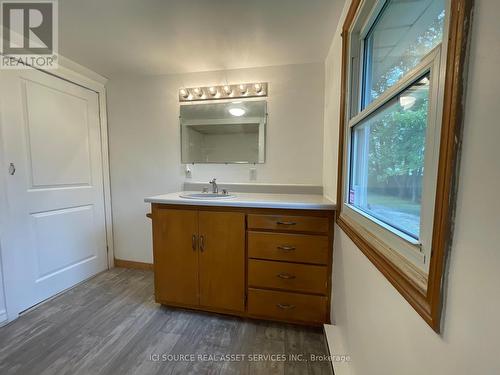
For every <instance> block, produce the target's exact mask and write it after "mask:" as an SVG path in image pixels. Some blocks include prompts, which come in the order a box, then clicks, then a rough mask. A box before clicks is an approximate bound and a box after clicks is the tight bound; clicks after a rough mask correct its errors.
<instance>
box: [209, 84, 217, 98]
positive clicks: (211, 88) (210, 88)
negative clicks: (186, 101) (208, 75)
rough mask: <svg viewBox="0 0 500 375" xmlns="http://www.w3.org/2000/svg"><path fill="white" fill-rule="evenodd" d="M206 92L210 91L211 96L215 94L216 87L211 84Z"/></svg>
mask: <svg viewBox="0 0 500 375" xmlns="http://www.w3.org/2000/svg"><path fill="white" fill-rule="evenodd" d="M208 92H209V93H210V95H212V96H215V95H217V89H216V88H215V87H213V86H212V87H209V88H208Z"/></svg>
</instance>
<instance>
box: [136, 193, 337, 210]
mask: <svg viewBox="0 0 500 375" xmlns="http://www.w3.org/2000/svg"><path fill="white" fill-rule="evenodd" d="M189 193H199V192H186V191H183V192H177V193H169V194H164V195H156V196H153V197H148V198H145V199H144V201H145V202H147V203H163V204H181V205H182V204H183V205H188V206H221V207H223V206H226V207H252V208H282V209H294V210H297V209H298V210H334V209H335V203H333V202H332V201H331V200H329V199H328V198H325V197H323V196H322V195H309V194H263V193H231V194H234V195H235V197H233V198H222V199H189V198H181V197H180V195H181V194H189Z"/></svg>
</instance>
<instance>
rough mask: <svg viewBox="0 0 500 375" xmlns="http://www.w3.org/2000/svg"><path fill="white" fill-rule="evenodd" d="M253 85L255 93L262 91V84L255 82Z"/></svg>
mask: <svg viewBox="0 0 500 375" xmlns="http://www.w3.org/2000/svg"><path fill="white" fill-rule="evenodd" d="M253 87H254V88H255V92H256V93H257V94H259V93H260V92H261V91H262V85H261V84H260V83H256V84H255V85H253Z"/></svg>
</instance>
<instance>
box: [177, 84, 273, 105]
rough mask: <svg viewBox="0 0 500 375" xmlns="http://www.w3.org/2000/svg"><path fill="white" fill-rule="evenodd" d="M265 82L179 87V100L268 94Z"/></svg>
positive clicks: (232, 97)
mask: <svg viewBox="0 0 500 375" xmlns="http://www.w3.org/2000/svg"><path fill="white" fill-rule="evenodd" d="M268 87H269V86H268V83H267V82H254V83H239V84H235V85H219V86H206V87H191V88H181V89H179V101H180V102H192V101H197V100H217V99H237V98H251V97H257V96H258V97H260V96H267V95H268Z"/></svg>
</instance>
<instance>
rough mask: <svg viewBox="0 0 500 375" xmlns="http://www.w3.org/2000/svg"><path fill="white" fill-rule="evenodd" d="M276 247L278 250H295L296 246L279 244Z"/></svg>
mask: <svg viewBox="0 0 500 375" xmlns="http://www.w3.org/2000/svg"><path fill="white" fill-rule="evenodd" d="M276 248H277V249H278V250H283V251H293V250H295V246H288V245H279V246H277V247H276Z"/></svg>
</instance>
